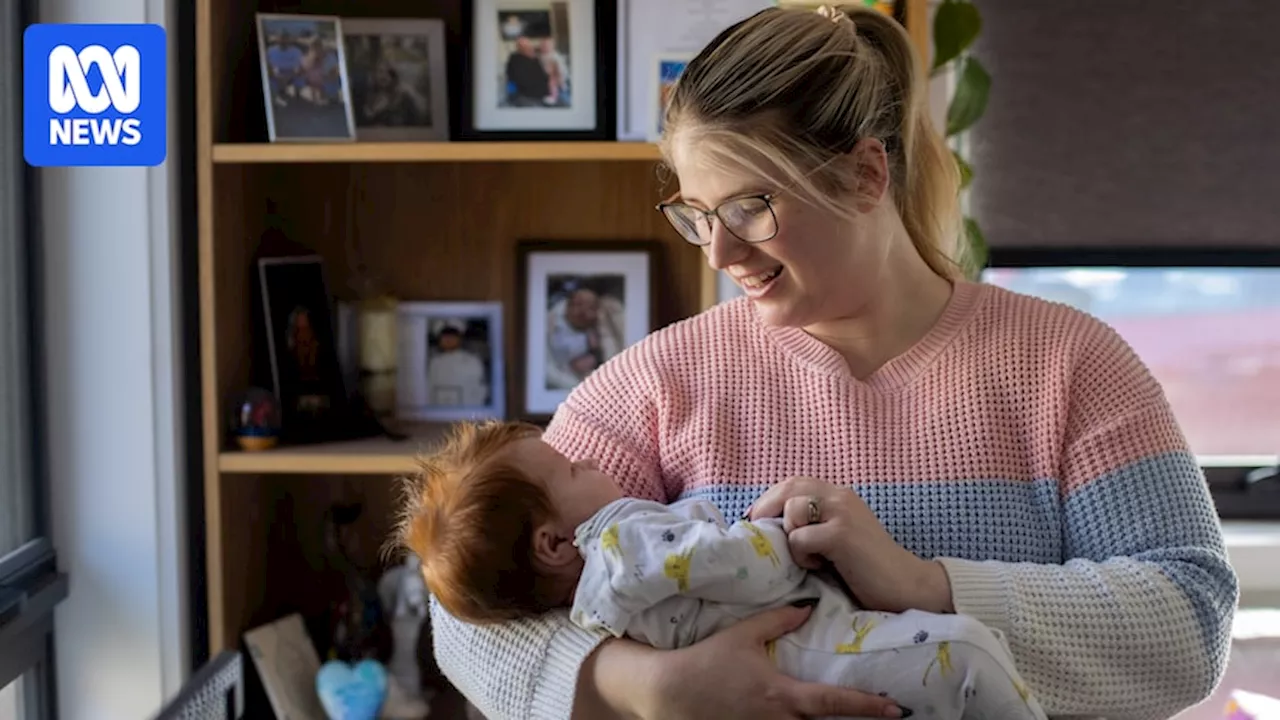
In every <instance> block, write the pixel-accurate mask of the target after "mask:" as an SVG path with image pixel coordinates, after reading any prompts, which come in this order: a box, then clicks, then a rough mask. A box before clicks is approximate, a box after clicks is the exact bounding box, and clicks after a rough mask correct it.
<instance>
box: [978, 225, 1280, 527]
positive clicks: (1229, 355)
mask: <svg viewBox="0 0 1280 720" xmlns="http://www.w3.org/2000/svg"><path fill="white" fill-rule="evenodd" d="M983 279H984V280H985V281H986V282H988V283H990V284H993V285H999V286H1001V287H1005V288H1008V289H1010V290H1015V291H1018V292H1023V293H1026V294H1029V295H1035V296H1038V297H1043V298H1046V299H1049V300H1055V301H1058V302H1063V303H1066V304H1068V305H1072V306H1074V307H1077V308H1079V309H1081V310H1084V311H1085V312H1088V313H1090V314H1092V315H1094V316H1096V317H1098V318H1100V319H1101V320H1103V321H1105V322H1106V323H1107V324H1109V325H1111V326H1112V327H1113V328H1115V329H1116V331H1117V332H1118V333H1119V334H1120V335H1121V336H1122V337H1123V338H1124V339H1125V340H1126V341H1127V342H1128V343H1129V344H1130V345H1132V346H1133V349H1134V351H1135V352H1137V354H1138V356H1139V357H1140V358H1142V360H1143V362H1144V363H1145V364H1146V365H1147V367H1148V368H1149V369H1150V371H1151V373H1152V375H1154V376H1155V377H1156V379H1157V380H1158V381H1159V382H1160V384H1161V385H1162V386H1163V388H1164V391H1165V394H1166V396H1167V397H1168V398H1169V403H1170V405H1171V406H1172V407H1173V411H1174V414H1175V415H1176V416H1177V418H1178V422H1179V424H1180V425H1181V426H1182V429H1183V432H1184V433H1185V434H1186V436H1187V442H1188V444H1190V446H1191V450H1192V451H1193V452H1194V453H1195V454H1196V455H1197V456H1198V457H1199V458H1200V461H1201V465H1202V466H1203V467H1204V468H1205V471H1206V475H1207V476H1208V477H1209V481H1210V485H1211V487H1212V489H1213V492H1214V498H1215V501H1216V502H1217V503H1218V509H1219V512H1220V514H1222V516H1223V517H1224V518H1253V519H1258V518H1271V519H1280V474H1277V473H1276V469H1277V465H1278V464H1280V460H1278V459H1277V454H1278V453H1280V251H1275V252H1271V251H1260V250H1253V251H1236V252H1228V251H1218V252H1207V251H1206V252H1196V251H1178V250H1159V251H1140V250H1124V251H1083V252H1082V251H1066V250H1041V251H999V250H995V251H993V252H992V257H991V263H990V266H989V267H988V269H987V270H986V271H985V272H984V275H983Z"/></svg>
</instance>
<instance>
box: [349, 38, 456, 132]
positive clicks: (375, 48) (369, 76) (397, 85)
mask: <svg viewBox="0 0 1280 720" xmlns="http://www.w3.org/2000/svg"><path fill="white" fill-rule="evenodd" d="M342 32H343V49H344V51H345V53H346V58H347V76H348V77H350V78H351V110H352V114H353V116H354V117H355V126H356V139H357V140H359V141H361V142H366V141H374V142H380V141H381V142H444V141H447V140H448V139H449V91H448V88H449V78H448V61H447V59H446V53H445V49H446V48H445V26H444V21H443V20H439V19H436V18H371V17H361V18H343V19H342Z"/></svg>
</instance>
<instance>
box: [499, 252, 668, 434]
mask: <svg viewBox="0 0 1280 720" xmlns="http://www.w3.org/2000/svg"><path fill="white" fill-rule="evenodd" d="M655 257H656V251H655V247H654V245H652V244H650V243H640V242H637V243H625V242H608V243H600V244H590V245H588V244H584V243H547V242H526V243H522V244H521V246H520V260H519V263H518V264H519V267H520V270H519V272H520V277H519V278H518V285H519V286H520V288H521V295H520V296H521V297H522V298H523V304H524V318H523V321H522V322H521V323H520V328H521V332H520V333H519V335H520V336H521V340H522V343H523V345H524V353H525V360H524V371H523V373H522V375H523V386H524V387H523V398H522V399H523V406H522V407H521V412H520V415H521V416H522V417H526V418H529V419H545V418H548V417H550V416H551V415H552V414H554V413H555V411H556V408H557V407H559V405H560V403H561V402H563V401H564V399H565V398H566V397H568V396H569V392H570V391H571V390H573V388H575V387H577V385H578V383H580V382H582V380H583V379H585V378H586V377H587V376H588V375H590V374H591V373H592V372H593V371H594V370H595V369H596V368H598V367H600V366H601V365H603V364H604V363H605V362H608V361H609V359H610V358H612V357H613V356H615V355H617V354H618V353H620V352H622V350H624V349H625V348H627V347H629V346H631V345H633V344H635V343H636V342H639V341H640V340H641V339H642V338H644V336H645V335H647V334H649V332H651V331H652V330H653V328H654V324H655V322H654V297H653V284H652V283H653V277H654V271H653V265H654V259H655Z"/></svg>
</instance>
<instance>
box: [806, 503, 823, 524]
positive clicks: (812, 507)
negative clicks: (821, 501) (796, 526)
mask: <svg viewBox="0 0 1280 720" xmlns="http://www.w3.org/2000/svg"><path fill="white" fill-rule="evenodd" d="M820 522H822V508H821V507H820V506H819V505H818V498H816V497H811V498H809V524H810V525H817V524H818V523H820Z"/></svg>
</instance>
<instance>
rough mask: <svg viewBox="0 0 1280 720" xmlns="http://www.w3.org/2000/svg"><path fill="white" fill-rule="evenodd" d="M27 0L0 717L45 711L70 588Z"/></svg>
mask: <svg viewBox="0 0 1280 720" xmlns="http://www.w3.org/2000/svg"><path fill="white" fill-rule="evenodd" d="M30 11H31V6H30V4H29V3H27V2H5V3H0V720H10V718H12V719H13V720H48V719H50V718H52V717H53V716H54V708H53V699H54V693H53V673H52V672H51V671H50V669H51V668H52V667H53V609H54V607H55V606H56V605H57V604H58V602H59V601H61V600H62V599H63V598H64V597H66V594H67V579H66V577H65V576H63V575H61V574H60V573H58V571H57V561H56V558H55V556H54V552H53V547H52V544H51V542H50V540H49V515H48V509H47V504H46V502H45V496H44V491H45V482H44V470H43V454H42V452H41V451H40V450H39V448H40V443H41V441H42V439H41V436H40V431H41V430H42V424H41V422H40V413H39V412H38V408H39V407H40V402H41V401H42V398H41V397H39V396H38V394H37V392H36V391H35V390H34V388H39V387H41V384H40V382H39V366H38V365H37V362H38V357H39V355H38V348H39V342H38V334H37V333H36V332H35V331H36V330H37V329H38V326H37V324H36V323H35V322H34V318H35V316H36V308H37V306H36V303H35V299H36V298H37V297H38V294H37V293H36V292H35V288H34V287H33V283H32V281H33V280H34V279H35V278H36V277H37V275H36V273H35V272H33V266H34V260H35V258H34V257H33V256H32V252H33V251H34V249H35V243H33V242H32V241H31V237H32V233H31V225H30V216H29V213H28V208H29V207H30V206H31V204H32V203H31V192H30V190H31V188H32V187H33V184H32V182H31V180H32V178H33V173H32V172H31V171H30V170H29V169H27V167H26V164H25V161H24V160H23V157H22V134H21V133H22V123H21V118H22V108H21V102H22V30H23V28H24V27H25V22H26V20H27V18H28V17H32V14H31V12H30Z"/></svg>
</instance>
